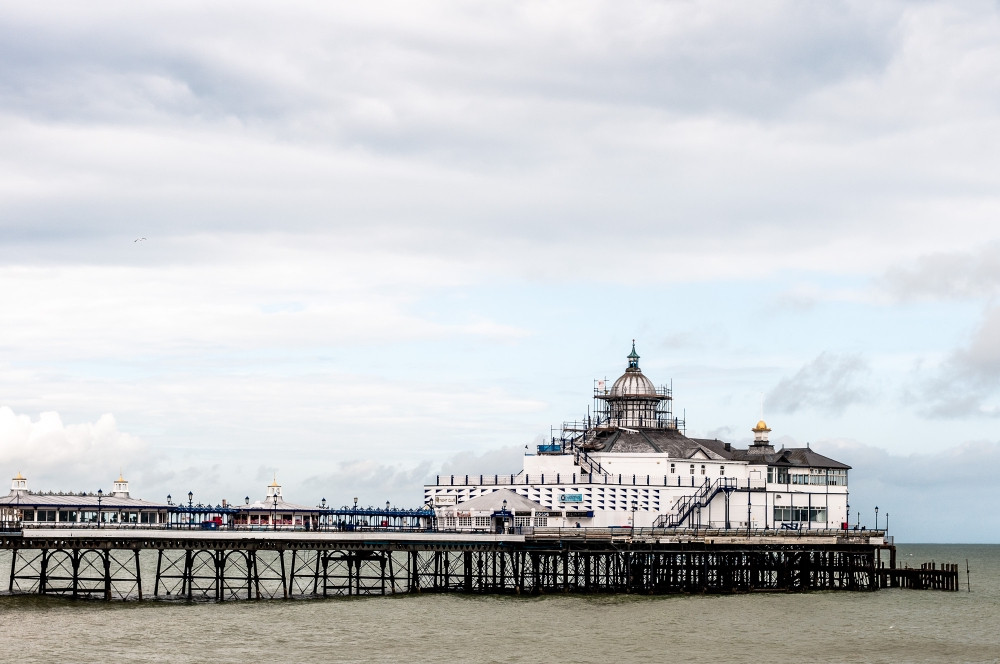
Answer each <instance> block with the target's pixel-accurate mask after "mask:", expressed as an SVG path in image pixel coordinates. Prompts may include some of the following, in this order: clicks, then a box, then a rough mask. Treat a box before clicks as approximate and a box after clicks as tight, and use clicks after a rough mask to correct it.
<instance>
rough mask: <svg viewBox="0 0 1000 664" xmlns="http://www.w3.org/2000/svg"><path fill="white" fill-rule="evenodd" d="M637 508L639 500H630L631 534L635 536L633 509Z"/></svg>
mask: <svg viewBox="0 0 1000 664" xmlns="http://www.w3.org/2000/svg"><path fill="white" fill-rule="evenodd" d="M637 509H639V501H638V500H633V501H632V535H633V536H635V511H636V510H637Z"/></svg>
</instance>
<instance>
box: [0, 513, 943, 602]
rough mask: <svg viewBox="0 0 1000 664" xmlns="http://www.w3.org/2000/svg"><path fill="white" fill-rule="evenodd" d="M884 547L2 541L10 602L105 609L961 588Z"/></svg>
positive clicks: (678, 540) (135, 538) (313, 539)
mask: <svg viewBox="0 0 1000 664" xmlns="http://www.w3.org/2000/svg"><path fill="white" fill-rule="evenodd" d="M879 548H880V546H878V545H873V544H865V543H857V542H844V541H840V542H838V541H836V540H831V541H827V542H820V541H804V540H802V539H792V538H787V539H785V540H780V541H772V540H768V541H764V540H760V541H756V542H755V541H750V540H747V541H725V540H722V539H714V540H711V541H705V540H701V539H685V538H684V537H674V538H671V539H670V540H665V538H648V539H640V538H613V537H608V538H594V537H593V536H592V535H591V536H588V534H587V533H586V532H585V531H584V532H580V531H577V534H576V536H575V537H573V536H565V537H559V538H553V537H534V536H531V535H510V534H506V535H492V534H462V533H434V532H426V533H425V532H395V533H394V532H385V531H382V532H370V533H364V532H362V533H315V532H313V533H309V532H301V531H288V532H281V531H277V532H267V531H265V532H259V531H258V532H246V531H220V532H205V531H198V530H192V531H176V530H167V531H163V530H160V531H154V530H150V531H117V532H116V531H110V530H103V531H102V530H90V531H86V530H85V531H82V532H81V531H70V532H67V531H58V530H50V531H41V530H39V531H25V532H24V533H23V534H16V535H15V534H8V535H5V536H2V537H0V550H6V552H7V555H9V556H10V563H9V574H8V576H7V579H6V581H7V584H6V590H7V592H8V593H11V594H43V595H61V596H67V597H73V598H81V597H93V598H99V599H105V600H113V599H136V600H146V599H168V598H169V599H185V600H214V601H228V600H246V599H271V598H293V597H331V596H353V595H389V594H399V593H422V592H460V593H490V594H521V593H526V594H541V593H568V592H579V593H638V594H669V593H733V592H761V591H770V592H776V591H777V592H781V591H784V592H794V591H809V590H850V591H874V590H878V589H879V588H884V587H901V588H940V589H947V590H955V589H957V576H958V573H957V568H956V567H955V566H953V565H952V566H942V569H936V568H934V569H929V570H928V569H923V570H912V571H910V570H895V569H885V568H884V567H882V566H881V564H880V561H879ZM910 572H919V573H921V574H922V576H921V575H917V574H911V573H910ZM949 575H950V576H949Z"/></svg>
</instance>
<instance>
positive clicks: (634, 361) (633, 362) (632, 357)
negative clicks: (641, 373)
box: [628, 339, 639, 369]
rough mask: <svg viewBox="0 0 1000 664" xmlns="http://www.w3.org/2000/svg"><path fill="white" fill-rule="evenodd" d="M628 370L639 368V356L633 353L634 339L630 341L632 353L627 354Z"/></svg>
mask: <svg viewBox="0 0 1000 664" xmlns="http://www.w3.org/2000/svg"><path fill="white" fill-rule="evenodd" d="M628 368H629V369H638V368H639V354H638V353H636V352H635V339H633V340H632V352H631V353H629V354H628Z"/></svg>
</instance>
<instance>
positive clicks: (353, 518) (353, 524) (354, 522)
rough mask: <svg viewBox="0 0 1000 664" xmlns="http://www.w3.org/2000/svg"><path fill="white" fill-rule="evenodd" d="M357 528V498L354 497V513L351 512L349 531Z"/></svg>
mask: <svg viewBox="0 0 1000 664" xmlns="http://www.w3.org/2000/svg"><path fill="white" fill-rule="evenodd" d="M357 527H358V497H357V496H354V511H353V512H351V530H354V529H355V528H357Z"/></svg>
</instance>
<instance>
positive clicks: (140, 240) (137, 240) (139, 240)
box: [132, 237, 146, 242]
mask: <svg viewBox="0 0 1000 664" xmlns="http://www.w3.org/2000/svg"><path fill="white" fill-rule="evenodd" d="M145 239H146V238H144V237H137V238H136V239H134V240H132V242H142V241H143V240H145Z"/></svg>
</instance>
